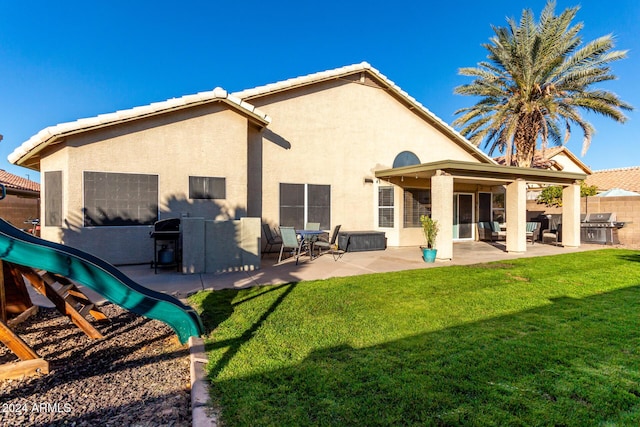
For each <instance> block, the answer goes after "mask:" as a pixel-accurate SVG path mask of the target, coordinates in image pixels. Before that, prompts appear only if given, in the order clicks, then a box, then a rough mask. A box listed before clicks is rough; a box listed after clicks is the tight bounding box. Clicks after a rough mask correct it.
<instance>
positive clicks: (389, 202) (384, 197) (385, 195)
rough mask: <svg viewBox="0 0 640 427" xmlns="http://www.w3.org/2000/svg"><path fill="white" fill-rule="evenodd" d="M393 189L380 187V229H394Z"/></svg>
mask: <svg viewBox="0 0 640 427" xmlns="http://www.w3.org/2000/svg"><path fill="white" fill-rule="evenodd" d="M393 220H394V217H393V187H378V227H389V228H393Z"/></svg>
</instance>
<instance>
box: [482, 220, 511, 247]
mask: <svg viewBox="0 0 640 427" xmlns="http://www.w3.org/2000/svg"><path fill="white" fill-rule="evenodd" d="M506 238H507V232H506V231H503V230H501V229H500V224H499V223H498V221H481V222H479V223H478V240H489V241H491V242H493V241H495V240H505V239H506Z"/></svg>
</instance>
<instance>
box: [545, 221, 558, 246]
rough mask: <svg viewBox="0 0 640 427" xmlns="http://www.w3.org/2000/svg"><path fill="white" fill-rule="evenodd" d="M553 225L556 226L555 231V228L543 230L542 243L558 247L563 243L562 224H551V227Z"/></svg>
mask: <svg viewBox="0 0 640 427" xmlns="http://www.w3.org/2000/svg"><path fill="white" fill-rule="evenodd" d="M553 225H555V226H556V228H555V229H553V228H547V229H544V230H542V233H541V235H542V243H550V244H552V245H558V244H560V243H561V242H562V224H559V223H555V224H550V225H549V226H550V227H552V226H553Z"/></svg>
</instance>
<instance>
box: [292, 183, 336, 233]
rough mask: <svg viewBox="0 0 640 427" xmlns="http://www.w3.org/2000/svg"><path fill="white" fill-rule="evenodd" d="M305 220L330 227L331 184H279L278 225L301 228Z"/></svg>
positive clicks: (323, 227) (324, 228)
mask: <svg viewBox="0 0 640 427" xmlns="http://www.w3.org/2000/svg"><path fill="white" fill-rule="evenodd" d="M307 222H319V223H320V228H321V229H323V230H328V229H329V228H330V227H331V186H330V185H316V184H285V183H281V184H280V225H285V226H292V227H295V228H296V229H299V230H301V229H303V228H304V226H305V224H306V223H307Z"/></svg>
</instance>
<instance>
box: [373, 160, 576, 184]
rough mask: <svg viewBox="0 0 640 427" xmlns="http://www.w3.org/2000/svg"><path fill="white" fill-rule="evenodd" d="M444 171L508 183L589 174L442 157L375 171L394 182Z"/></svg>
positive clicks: (459, 178) (566, 180)
mask: <svg viewBox="0 0 640 427" xmlns="http://www.w3.org/2000/svg"><path fill="white" fill-rule="evenodd" d="M438 171H442V172H444V173H446V174H448V175H451V176H453V177H454V179H455V180H456V182H467V183H478V182H479V181H483V182H487V183H488V184H495V185H498V184H506V183H510V182H514V181H516V180H524V181H526V182H535V183H538V184H548V185H570V184H574V183H575V182H576V181H581V180H584V179H585V178H586V177H587V175H586V174H585V173H579V172H560V171H552V170H548V169H535V168H520V167H516V166H501V165H497V164H489V163H474V162H465V161H458V160H441V161H437V162H432V163H422V164H419V165H413V166H404V167H400V168H392V169H382V170H378V171H376V178H380V179H384V180H385V181H390V182H391V181H392V180H393V178H413V179H421V178H422V179H425V178H426V179H429V178H431V177H432V176H434V175H436V174H437V173H438Z"/></svg>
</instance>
